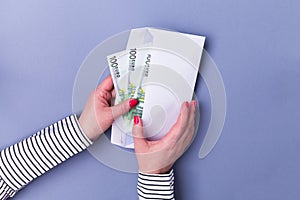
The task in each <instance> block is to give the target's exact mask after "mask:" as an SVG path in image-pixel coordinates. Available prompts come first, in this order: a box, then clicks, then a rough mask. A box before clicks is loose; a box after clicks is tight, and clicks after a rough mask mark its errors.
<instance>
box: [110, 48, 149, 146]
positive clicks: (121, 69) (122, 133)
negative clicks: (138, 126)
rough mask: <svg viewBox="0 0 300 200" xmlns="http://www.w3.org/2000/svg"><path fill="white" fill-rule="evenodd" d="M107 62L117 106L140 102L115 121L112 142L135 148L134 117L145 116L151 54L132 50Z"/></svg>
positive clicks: (121, 53) (117, 54)
mask: <svg viewBox="0 0 300 200" xmlns="http://www.w3.org/2000/svg"><path fill="white" fill-rule="evenodd" d="M107 61H108V63H109V69H110V72H111V75H112V79H113V83H114V87H115V91H116V99H115V104H118V103H120V102H121V101H124V100H126V99H130V98H136V99H137V100H138V101H139V103H138V105H136V107H135V108H133V109H131V110H130V111H129V112H128V113H126V114H124V115H123V116H121V117H118V118H117V119H115V122H114V123H113V126H112V135H111V142H112V143H113V144H116V145H119V146H123V147H127V148H133V138H132V135H131V129H132V125H133V117H134V116H135V115H138V116H140V117H142V115H143V105H144V100H145V90H144V88H143V80H144V77H147V76H148V74H149V67H150V61H151V54H149V53H147V52H145V51H141V52H140V51H139V49H136V48H131V49H129V50H128V51H122V52H118V53H115V54H112V55H109V56H108V57H107Z"/></svg>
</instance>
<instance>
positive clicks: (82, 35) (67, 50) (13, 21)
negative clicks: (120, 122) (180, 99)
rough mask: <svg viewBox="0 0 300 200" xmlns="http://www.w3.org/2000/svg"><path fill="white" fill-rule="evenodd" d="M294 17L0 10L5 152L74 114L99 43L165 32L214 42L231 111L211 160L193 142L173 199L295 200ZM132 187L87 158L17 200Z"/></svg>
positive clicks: (181, 4)
mask: <svg viewBox="0 0 300 200" xmlns="http://www.w3.org/2000/svg"><path fill="white" fill-rule="evenodd" d="M299 8H300V2H299V1H296V0H288V1H279V0H272V1H271V0H265V1H261V0H253V1H236V0H227V1H221V0H210V1H208V0H191V1H174V0H165V1H157V0H154V1H138V0H134V1H121V0H113V1H96V0H93V1H71V0H69V1H66V0H60V1H58V0H55V1H37V0H35V1H33V0H31V1H30V0H24V1H15V0H3V1H0V92H1V95H0V111H1V116H0V123H1V126H0V149H2V148H4V147H5V146H7V145H10V144H13V143H15V142H17V141H18V140H20V139H22V138H24V137H27V136H29V135H31V134H33V133H34V132H35V131H37V130H39V129H40V128H43V127H44V126H46V125H49V124H51V123H53V122H55V121H57V120H59V119H61V118H63V117H65V116H67V115H69V114H71V112H72V102H71V99H72V87H73V83H74V80H75V76H76V73H77V70H78V69H79V66H80V64H81V63H82V61H83V60H84V58H85V56H86V55H87V54H88V53H89V52H90V51H91V50H92V48H94V47H95V46H96V45H97V44H99V43H100V42H101V41H103V40H105V39H106V38H107V37H109V36H111V35H113V34H116V33H118V32H120V31H124V30H128V29H131V28H135V27H144V26H154V27H164V28H167V29H172V30H178V31H181V32H188V33H194V34H200V35H205V36H207V43H206V49H207V51H208V52H209V54H210V55H211V56H212V57H213V59H214V61H215V62H216V64H217V66H218V67H219V70H220V72H221V74H222V76H223V80H224V83H225V88H226V92H227V102H228V107H227V118H226V123H225V127H224V130H223V133H222V135H221V138H220V140H219V142H218V143H217V145H216V146H215V148H214V150H213V151H212V152H211V154H209V156H208V157H207V158H205V159H204V160H199V159H198V157H197V156H198V151H199V147H200V144H201V136H198V137H197V138H196V140H195V142H194V143H193V145H192V146H191V148H190V149H189V150H188V152H187V153H186V154H185V156H184V157H182V158H181V159H180V160H179V162H178V163H177V165H176V167H175V168H176V197H177V199H189V200H193V199H204V200H219V199H228V200H232V199H243V200H247V199H249V200H250V199H251V200H252V199H256V200H260V199H264V200H266V199H272V200H277V199H278V200H279V199H286V200H292V199H299V198H300V192H299V189H298V188H299V185H300V173H299V168H300V159H299V152H300V145H299V142H300V134H299V132H300V125H299V124H300V123H299V122H298V121H299V119H300V105H299V102H300V94H299V91H300V81H299V76H300V68H299V62H300V59H299V49H300V43H299V38H298V37H299V35H300V21H299V18H300V14H299V12H298V11H299ZM201 83H203V82H202V81H201V79H200V81H198V85H197V92H196V93H197V96H198V98H199V99H200V105H201V116H209V106H210V103H209V100H208V99H209V97H208V93H207V91H206V89H205V87H204V86H203V84H201ZM205 119H206V118H204V121H205ZM205 124H206V123H205V122H203V127H204V128H203V129H205V126H206V125H205ZM200 129H201V127H200ZM136 179H137V176H136V175H135V174H126V173H121V172H118V171H115V170H112V169H110V168H108V167H106V166H104V165H102V164H101V163H99V162H98V161H96V160H95V159H94V158H93V157H92V156H91V155H90V154H89V153H88V152H83V153H81V154H80V155H77V156H75V157H74V158H72V159H70V160H69V161H67V162H65V163H64V164H62V165H60V166H58V167H57V168H55V169H53V170H52V171H51V172H49V173H47V174H46V175H44V176H43V177H41V178H39V179H37V180H36V181H34V182H33V183H31V184H30V185H29V186H27V187H26V188H25V189H24V190H23V191H21V192H20V193H19V194H17V196H16V197H15V199H31V200H35V199H45V200H50V199H51V200H52V199H74V200H76V199H90V200H92V199H136V198H137V194H136Z"/></svg>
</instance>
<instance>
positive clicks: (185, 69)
mask: <svg viewBox="0 0 300 200" xmlns="http://www.w3.org/2000/svg"><path fill="white" fill-rule="evenodd" d="M204 41H205V37H202V36H195V35H189V34H183V33H178V32H172V31H166V30H160V29H154V28H143V29H136V30H135V29H133V30H132V31H131V33H130V35H129V38H128V43H127V47H126V49H125V50H124V51H120V52H116V53H114V54H112V55H108V56H107V62H108V66H109V69H110V73H111V76H112V78H113V83H114V88H115V91H116V99H115V104H117V103H119V102H121V101H124V100H126V99H131V98H136V99H137V100H138V102H139V103H138V105H137V106H136V107H135V108H133V109H132V110H131V111H130V112H128V113H127V114H125V115H123V116H121V117H119V118H117V119H116V120H115V122H114V123H113V126H112V134H111V142H112V143H113V144H116V145H119V146H122V147H126V148H134V144H133V138H132V135H131V130H132V125H133V117H134V116H135V115H137V116H139V117H141V118H142V119H143V124H144V134H145V135H146V137H147V138H149V139H152V140H156V139H160V138H161V137H163V136H164V134H165V133H166V132H167V131H168V130H169V129H170V128H171V127H172V125H173V124H174V123H175V122H176V119H177V116H178V114H179V112H180V105H181V103H182V102H183V101H190V100H191V99H192V96H193V91H194V86H195V83H196V78H197V74H198V69H199V65H200V60H201V54H202V50H203V45H204Z"/></svg>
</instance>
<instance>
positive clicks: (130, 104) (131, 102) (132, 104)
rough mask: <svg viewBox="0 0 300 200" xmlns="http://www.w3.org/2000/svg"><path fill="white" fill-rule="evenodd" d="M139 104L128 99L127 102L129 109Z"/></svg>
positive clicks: (135, 100) (134, 100)
mask: <svg viewBox="0 0 300 200" xmlns="http://www.w3.org/2000/svg"><path fill="white" fill-rule="evenodd" d="M138 103H139V101H138V100H137V99H130V101H129V106H130V108H133V107H134V106H136V105H137V104H138Z"/></svg>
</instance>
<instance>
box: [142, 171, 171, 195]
mask: <svg viewBox="0 0 300 200" xmlns="http://www.w3.org/2000/svg"><path fill="white" fill-rule="evenodd" d="M137 192H138V196H139V200H146V199H147V200H149V199H152V200H154V199H156V200H157V199H161V200H174V199H175V197H174V172H173V169H172V170H171V171H170V173H168V174H146V173H142V172H139V175H138V185H137Z"/></svg>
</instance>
